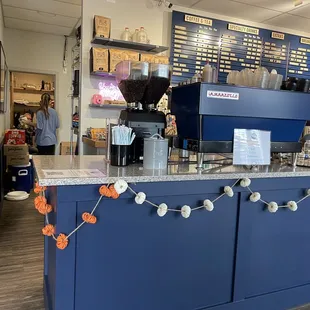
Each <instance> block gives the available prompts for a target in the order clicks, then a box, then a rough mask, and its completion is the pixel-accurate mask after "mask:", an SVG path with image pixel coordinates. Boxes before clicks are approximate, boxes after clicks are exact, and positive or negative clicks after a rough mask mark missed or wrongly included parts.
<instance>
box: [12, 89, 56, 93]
mask: <svg viewBox="0 0 310 310" xmlns="http://www.w3.org/2000/svg"><path fill="white" fill-rule="evenodd" d="M14 93H24V94H38V95H42V94H45V93H48V94H50V95H54V90H37V89H25V88H14Z"/></svg>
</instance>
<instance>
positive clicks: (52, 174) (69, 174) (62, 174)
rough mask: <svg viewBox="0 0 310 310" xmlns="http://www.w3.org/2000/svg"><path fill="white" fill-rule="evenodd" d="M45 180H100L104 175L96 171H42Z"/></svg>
mask: <svg viewBox="0 0 310 310" xmlns="http://www.w3.org/2000/svg"><path fill="white" fill-rule="evenodd" d="M42 171H43V173H44V176H45V178H49V179H62V178H69V179H70V178H102V177H105V176H106V175H105V174H103V173H102V172H101V171H100V170H98V169H76V170H42Z"/></svg>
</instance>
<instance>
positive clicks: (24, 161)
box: [6, 154, 29, 166]
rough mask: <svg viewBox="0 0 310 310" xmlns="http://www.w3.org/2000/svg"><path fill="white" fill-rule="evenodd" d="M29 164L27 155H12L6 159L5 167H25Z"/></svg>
mask: <svg viewBox="0 0 310 310" xmlns="http://www.w3.org/2000/svg"><path fill="white" fill-rule="evenodd" d="M28 164H29V154H26V155H16V156H15V155H12V156H7V157H6V165H7V166H27V165H28Z"/></svg>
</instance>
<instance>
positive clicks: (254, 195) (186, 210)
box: [34, 178, 310, 250]
mask: <svg viewBox="0 0 310 310" xmlns="http://www.w3.org/2000/svg"><path fill="white" fill-rule="evenodd" d="M239 182H240V184H239V185H240V186H241V187H244V188H246V189H247V190H248V191H249V192H250V196H249V200H250V201H251V202H253V203H257V202H258V201H260V202H261V203H263V204H264V205H266V206H267V210H268V211H269V212H270V213H276V212H277V211H278V210H279V208H287V209H289V210H291V211H293V212H296V211H297V210H298V204H299V203H301V202H302V201H304V200H305V199H307V198H309V197H310V189H308V190H307V191H306V194H305V197H303V198H302V199H300V200H299V201H289V202H287V203H286V204H285V205H282V206H280V205H278V204H277V203H276V202H269V203H268V202H266V201H264V200H263V199H262V198H261V194H260V193H259V192H254V191H252V190H251V188H250V185H251V180H250V179H248V178H244V179H242V180H237V181H236V182H235V183H234V184H233V185H232V186H225V187H224V189H223V191H222V193H221V194H220V195H219V196H218V197H217V198H215V199H214V200H212V201H211V200H209V199H205V200H204V201H203V205H202V206H200V207H196V208H191V207H190V206H188V205H184V206H183V207H182V208H181V209H169V207H168V205H167V204H165V203H161V204H159V205H157V204H155V203H152V202H150V201H148V200H147V199H146V198H147V196H146V194H145V193H143V192H135V191H134V190H133V189H132V188H131V187H130V186H128V184H127V182H126V181H124V180H118V181H117V182H116V183H115V184H113V185H107V186H106V185H103V186H101V187H100V188H99V194H100V197H99V199H98V201H97V203H96V205H95V207H94V208H93V209H92V211H91V213H88V212H84V213H83V214H82V216H81V217H82V220H83V222H82V223H81V224H80V225H79V226H78V227H76V228H75V229H74V230H73V231H72V232H71V233H70V234H68V235H66V234H64V233H60V234H59V235H58V236H57V237H56V236H55V234H56V227H55V226H53V225H51V224H50V223H49V221H48V214H49V213H51V212H53V207H52V206H51V205H50V204H48V202H47V199H46V198H45V190H46V187H44V186H39V185H38V184H36V187H35V193H37V194H38V195H39V196H37V197H36V198H35V199H34V205H35V208H36V209H37V210H38V212H39V213H40V214H42V215H44V216H45V218H46V226H45V227H44V228H43V229H42V233H43V235H44V236H47V237H53V239H54V240H55V241H56V246H57V248H58V249H60V250H64V249H66V248H67V247H68V245H69V238H70V237H71V236H72V235H73V234H74V233H76V232H77V231H78V230H79V229H80V228H81V227H82V226H83V225H84V224H85V223H87V224H92V225H94V224H96V223H97V217H96V216H95V215H94V212H95V211H96V209H97V207H98V206H99V205H100V202H101V200H102V198H103V197H106V198H111V199H118V198H119V196H120V195H121V194H123V193H124V192H126V191H127V190H129V191H130V192H131V193H133V194H134V201H135V202H136V204H138V205H142V204H145V203H146V204H149V205H151V206H152V207H156V208H157V214H158V216H159V217H164V216H165V215H166V214H167V213H168V212H169V211H170V212H178V213H180V214H181V216H182V217H183V218H185V219H188V218H189V217H190V216H191V214H192V212H193V211H197V210H206V211H209V212H212V211H214V209H215V205H214V204H215V202H216V201H218V200H219V199H221V198H223V197H225V196H226V197H228V198H232V197H233V196H234V191H233V188H234V187H235V186H236V185H237V184H238V183H239Z"/></svg>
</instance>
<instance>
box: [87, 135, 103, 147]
mask: <svg viewBox="0 0 310 310" xmlns="http://www.w3.org/2000/svg"><path fill="white" fill-rule="evenodd" d="M82 141H83V143H85V144H87V145H89V146H92V147H95V148H106V147H107V141H100V140H93V139H90V138H87V137H83V138H82Z"/></svg>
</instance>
